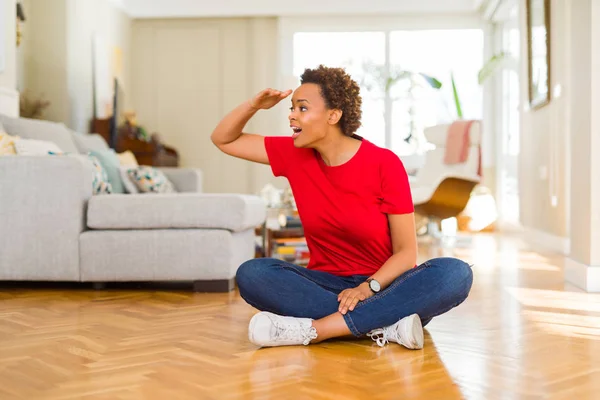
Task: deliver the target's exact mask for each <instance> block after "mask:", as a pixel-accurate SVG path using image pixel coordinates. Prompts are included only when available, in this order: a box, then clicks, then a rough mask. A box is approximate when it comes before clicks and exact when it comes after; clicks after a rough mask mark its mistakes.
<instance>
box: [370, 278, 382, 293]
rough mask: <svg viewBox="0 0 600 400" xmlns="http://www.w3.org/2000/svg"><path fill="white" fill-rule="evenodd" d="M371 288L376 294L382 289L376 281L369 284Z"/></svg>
mask: <svg viewBox="0 0 600 400" xmlns="http://www.w3.org/2000/svg"><path fill="white" fill-rule="evenodd" d="M369 286H370V287H371V289H372V290H373V291H374V292H379V290H380V289H381V285H380V284H379V282H377V281H376V280H375V279H373V280H372V281H371V282H369Z"/></svg>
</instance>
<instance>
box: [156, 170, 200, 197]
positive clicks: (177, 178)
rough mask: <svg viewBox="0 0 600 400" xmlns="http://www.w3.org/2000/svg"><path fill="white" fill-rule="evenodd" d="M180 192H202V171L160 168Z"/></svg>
mask: <svg viewBox="0 0 600 400" xmlns="http://www.w3.org/2000/svg"><path fill="white" fill-rule="evenodd" d="M158 169H159V170H160V171H162V172H163V173H164V174H165V175H166V177H167V179H169V180H170V181H171V182H172V183H173V185H174V186H175V190H177V191H178V192H194V193H201V192H202V171H201V170H199V169H195V168H175V167H160V168H158Z"/></svg>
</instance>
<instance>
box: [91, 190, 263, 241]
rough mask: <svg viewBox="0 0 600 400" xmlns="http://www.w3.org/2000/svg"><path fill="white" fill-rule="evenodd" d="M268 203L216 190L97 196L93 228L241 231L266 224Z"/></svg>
mask: <svg viewBox="0 0 600 400" xmlns="http://www.w3.org/2000/svg"><path fill="white" fill-rule="evenodd" d="M266 215H267V207H266V203H265V202H264V201H263V200H262V199H261V198H260V197H258V196H251V195H243V194H212V193H152V194H148V193H143V194H123V195H120V194H113V195H110V196H94V197H93V198H92V199H91V200H90V201H89V207H88V220H87V223H88V226H89V227H90V228H91V229H225V230H229V231H232V232H240V231H244V230H247V229H250V228H252V229H253V228H254V227H256V226H258V225H260V224H262V223H263V222H264V221H265V219H266Z"/></svg>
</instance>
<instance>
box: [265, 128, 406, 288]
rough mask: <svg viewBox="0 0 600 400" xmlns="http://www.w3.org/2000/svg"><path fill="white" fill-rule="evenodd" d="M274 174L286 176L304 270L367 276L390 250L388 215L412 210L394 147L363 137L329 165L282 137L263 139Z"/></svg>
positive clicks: (318, 155) (388, 254)
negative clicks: (348, 154)
mask: <svg viewBox="0 0 600 400" xmlns="http://www.w3.org/2000/svg"><path fill="white" fill-rule="evenodd" d="M265 147H266V150H267V154H268V157H269V163H270V165H271V169H272V171H273V174H274V175H275V176H284V177H286V178H287V179H288V181H289V183H290V187H291V189H292V192H293V194H294V199H295V201H296V205H297V207H298V214H299V216H300V220H301V221H302V226H303V228H304V235H305V237H306V243H307V246H308V249H309V252H310V261H309V263H308V266H307V268H310V269H316V270H320V271H326V272H329V273H332V274H334V275H340V276H348V275H371V274H373V273H374V272H376V271H377V270H378V269H379V268H381V266H382V265H383V264H384V263H385V262H386V261H387V260H388V258H390V257H391V256H392V254H393V250H392V240H391V235H390V228H389V224H388V219H387V214H406V213H412V212H413V211H414V206H413V202H412V196H411V193H410V186H409V183H408V175H407V173H406V170H405V169H404V165H403V164H402V161H400V158H398V156H397V155H396V154H394V153H393V152H392V151H390V150H388V149H384V148H381V147H378V146H376V145H375V144H373V143H371V142H369V141H367V140H366V139H362V143H361V146H360V148H359V150H358V152H357V153H356V154H355V155H354V157H353V158H352V159H350V160H349V161H348V162H346V163H344V164H342V165H339V166H334V167H330V166H327V165H326V164H325V163H324V162H323V159H322V158H321V156H320V154H319V153H318V152H317V151H316V150H313V149H302V148H296V147H295V146H294V142H293V139H292V138H291V137H286V136H267V137H265Z"/></svg>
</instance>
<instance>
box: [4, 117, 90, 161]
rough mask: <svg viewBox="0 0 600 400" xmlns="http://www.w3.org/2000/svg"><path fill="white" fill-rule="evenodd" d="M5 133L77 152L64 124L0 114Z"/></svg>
mask: <svg viewBox="0 0 600 400" xmlns="http://www.w3.org/2000/svg"><path fill="white" fill-rule="evenodd" d="M0 123H2V125H4V129H5V130H6V133H8V134H9V135H13V136H19V137H20V138H22V139H35V140H45V141H51V142H53V143H54V144H56V145H57V146H58V147H59V148H60V149H61V150H62V151H64V152H65V153H78V152H79V151H78V149H77V146H76V145H75V141H74V140H73V137H72V136H71V131H70V130H69V128H67V127H66V126H65V125H64V124H61V123H57V122H51V121H42V120H37V119H30V118H11V117H7V116H5V115H0Z"/></svg>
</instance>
